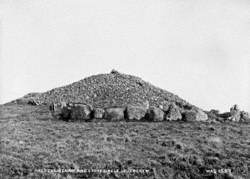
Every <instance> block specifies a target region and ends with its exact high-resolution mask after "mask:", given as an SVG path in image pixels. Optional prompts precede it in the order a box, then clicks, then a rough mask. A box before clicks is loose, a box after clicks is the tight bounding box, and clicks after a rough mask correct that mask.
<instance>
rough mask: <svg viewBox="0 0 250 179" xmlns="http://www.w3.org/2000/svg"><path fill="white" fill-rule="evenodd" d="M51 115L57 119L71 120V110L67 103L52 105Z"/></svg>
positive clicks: (50, 107)
mask: <svg viewBox="0 0 250 179" xmlns="http://www.w3.org/2000/svg"><path fill="white" fill-rule="evenodd" d="M49 109H50V112H51V115H52V116H53V117H54V118H55V119H62V120H66V121H67V120H69V119H70V118H71V110H70V109H69V108H68V106H67V104H66V103H65V102H60V103H52V104H50V106H49Z"/></svg>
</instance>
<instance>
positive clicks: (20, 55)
mask: <svg viewBox="0 0 250 179" xmlns="http://www.w3.org/2000/svg"><path fill="white" fill-rule="evenodd" d="M0 20H1V21H0V50H1V61H0V62H1V63H0V103H4V102H8V101H10V100H13V99H15V98H18V97H21V96H23V95H25V94H27V93H29V92H43V91H47V90H49V89H52V88H54V87H58V86H62V85H66V84H69V83H72V82H74V81H77V80H80V79H82V78H85V77H87V76H89V75H93V74H98V73H109V72H110V71H111V69H113V68H115V69H117V70H118V71H121V72H123V73H128V74H132V75H136V76H140V77H142V78H143V79H144V80H146V81H149V82H151V83H153V84H155V85H156V86H158V87H161V88H164V89H166V90H168V91H171V92H173V93H175V94H177V95H179V96H180V97H182V98H184V99H186V100H187V101H189V102H191V103H193V104H195V105H197V106H199V107H201V108H204V109H211V108H215V109H219V110H221V111H226V110H227V111H228V110H229V107H230V106H232V105H233V104H235V103H237V104H239V105H240V107H241V108H242V109H244V110H247V111H250V1H248V0H209V1H208V0H188V1H186V0H105V1H104V0H67V1H66V0H53V1H51V0H0Z"/></svg>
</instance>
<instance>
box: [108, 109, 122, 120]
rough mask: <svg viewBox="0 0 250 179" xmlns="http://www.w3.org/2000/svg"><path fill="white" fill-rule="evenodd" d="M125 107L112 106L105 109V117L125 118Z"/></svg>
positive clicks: (109, 118) (113, 118)
mask: <svg viewBox="0 0 250 179" xmlns="http://www.w3.org/2000/svg"><path fill="white" fill-rule="evenodd" d="M124 111H125V109H124V108H121V107H112V108H107V109H106V110H105V115H104V118H105V119H107V120H109V121H121V120H124Z"/></svg>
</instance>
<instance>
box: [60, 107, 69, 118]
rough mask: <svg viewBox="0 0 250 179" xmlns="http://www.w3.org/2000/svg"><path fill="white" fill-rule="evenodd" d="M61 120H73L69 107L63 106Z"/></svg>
mask: <svg viewBox="0 0 250 179" xmlns="http://www.w3.org/2000/svg"><path fill="white" fill-rule="evenodd" d="M60 119H62V120H66V121H68V120H70V119H71V110H70V109H69V108H68V107H66V106H63V107H62V108H61V113H60Z"/></svg>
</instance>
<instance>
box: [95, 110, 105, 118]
mask: <svg viewBox="0 0 250 179" xmlns="http://www.w3.org/2000/svg"><path fill="white" fill-rule="evenodd" d="M104 114H105V110H104V109H102V108H95V109H94V118H95V119H102V118H103V117H104Z"/></svg>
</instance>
